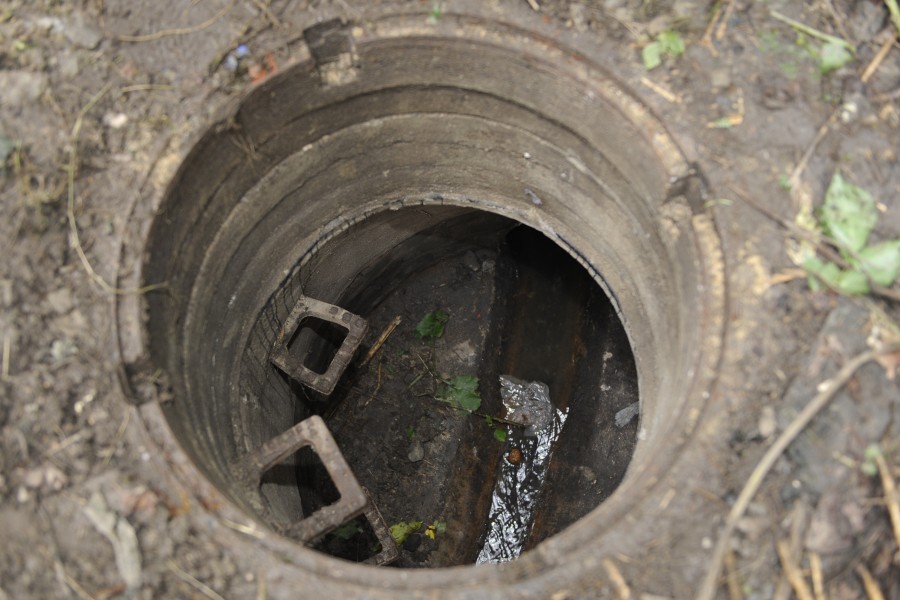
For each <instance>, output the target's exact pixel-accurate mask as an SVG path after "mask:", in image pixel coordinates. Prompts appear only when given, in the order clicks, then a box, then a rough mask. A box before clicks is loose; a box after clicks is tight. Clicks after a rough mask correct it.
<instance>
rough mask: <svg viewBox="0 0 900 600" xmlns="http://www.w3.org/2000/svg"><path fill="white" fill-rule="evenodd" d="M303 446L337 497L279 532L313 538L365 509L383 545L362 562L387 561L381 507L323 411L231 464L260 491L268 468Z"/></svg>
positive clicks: (392, 550)
mask: <svg viewBox="0 0 900 600" xmlns="http://www.w3.org/2000/svg"><path fill="white" fill-rule="evenodd" d="M306 447H310V448H312V449H313V450H314V451H315V452H316V454H317V455H318V457H319V460H321V461H322V464H323V465H324V467H325V470H326V471H327V472H328V475H329V477H331V480H332V482H333V483H334V487H335V488H336V489H337V491H338V493H339V494H340V498H339V499H338V501H337V502H335V503H334V504H330V505H328V506H325V507H322V508H320V509H319V510H317V511H315V512H314V513H312V514H310V515H307V516H305V517H304V518H303V519H301V520H299V521H295V522H293V523H291V524H289V525H286V526H283V527H281V528H280V533H282V534H284V535H286V536H287V537H290V538H293V539H296V540H299V541H301V542H303V543H304V544H311V543H313V542H315V541H316V540H318V539H320V538H321V537H322V536H324V535H325V534H327V533H329V532H330V531H333V530H334V529H337V528H338V527H340V526H341V525H343V524H344V523H347V522H348V521H350V520H351V519H355V518H356V517H358V516H360V515H365V517H366V519H367V520H368V521H369V525H371V527H372V530H373V531H374V532H375V536H376V537H377V538H378V541H379V542H380V543H381V551H380V552H379V553H378V554H376V555H375V556H372V557H371V558H369V559H368V560H366V561H365V562H366V563H369V564H374V565H385V564H388V563H391V562H393V561H395V560H396V559H397V558H399V555H400V553H399V550H398V548H397V544H396V543H395V542H394V539H393V537H392V536H391V533H390V529H389V528H388V526H387V524H386V523H385V521H384V518H383V517H382V516H381V512H380V511H379V510H378V508H377V507H376V506H375V503H374V502H373V501H372V498H371V496H369V494H368V492H367V491H366V490H365V489H364V488H363V487H362V486H361V485H360V484H359V481H358V480H357V479H356V476H355V475H354V474H353V471H352V470H351V469H350V466H349V465H348V464H347V461H346V460H345V459H344V455H343V454H342V453H341V450H340V448H338V445H337V443H336V442H335V441H334V437H333V436H332V435H331V432H330V431H329V430H328V426H327V425H325V421H324V420H322V418H321V417H319V416H317V415H316V416H312V417H310V418H308V419H305V420H303V421H300V422H299V423H297V424H296V425H294V426H293V427H291V428H290V429H288V430H287V431H285V432H284V433H282V434H280V435H278V436H276V437H274V438H272V439H270V440H269V441H267V442H266V443H264V444H263V445H262V446H260V447H259V448H257V449H256V450H255V451H253V452H251V453H250V454H247V455H246V456H243V457H241V458H240V459H239V460H237V461H236V462H234V463H233V464H232V470H233V472H234V473H235V475H236V477H237V478H238V480H239V481H240V482H241V484H242V485H244V486H245V487H246V488H248V489H250V490H252V491H253V494H254V496H256V497H259V496H260V491H259V490H260V486H261V484H262V478H263V475H264V474H265V473H266V471H268V470H269V469H271V468H273V467H274V466H275V465H277V464H279V463H281V462H283V461H284V460H286V459H288V458H289V457H290V456H291V455H292V454H294V453H295V452H297V451H298V450H300V449H301V448H306ZM262 504H264V503H262Z"/></svg>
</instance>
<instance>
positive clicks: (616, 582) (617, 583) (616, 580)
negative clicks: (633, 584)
mask: <svg viewBox="0 0 900 600" xmlns="http://www.w3.org/2000/svg"><path fill="white" fill-rule="evenodd" d="M603 568H604V569H606V574H607V575H609V580H610V582H611V583H612V585H613V587H614V588H615V590H616V595H617V596H618V598H619V600H631V588H630V587H628V583H627V582H626V581H625V578H624V577H622V571H620V570H619V567H617V566H616V563H614V562H613V561H611V560H610V559H608V558H604V559H603Z"/></svg>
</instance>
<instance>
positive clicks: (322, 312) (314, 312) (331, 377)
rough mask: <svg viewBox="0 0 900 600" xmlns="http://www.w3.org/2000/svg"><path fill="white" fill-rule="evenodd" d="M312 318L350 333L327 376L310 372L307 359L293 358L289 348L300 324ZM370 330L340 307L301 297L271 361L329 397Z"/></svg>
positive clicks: (276, 341)
mask: <svg viewBox="0 0 900 600" xmlns="http://www.w3.org/2000/svg"><path fill="white" fill-rule="evenodd" d="M308 317H315V318H317V319H321V320H322V321H326V322H328V323H333V324H335V325H337V326H339V327H342V328H344V329H346V330H347V337H345V338H344V341H343V342H342V343H341V347H340V348H338V351H337V353H336V354H335V355H334V358H333V359H332V360H331V364H330V365H328V369H326V371H325V372H324V373H316V372H315V371H313V370H311V369H309V368H308V367H307V366H306V365H304V364H303V357H297V356H295V355H292V354H291V352H290V350H289V348H288V344H289V342H290V341H291V338H293V337H294V334H296V333H297V329H298V328H299V327H300V323H301V322H302V321H303V319H306V318H308ZM367 328H368V323H367V322H366V320H365V319H363V318H362V317H360V316H357V315H355V314H353V313H351V312H349V311H346V310H344V309H343V308H341V307H340V306H335V305H333V304H328V303H327V302H322V301H321V300H316V299H314V298H308V297H306V296H301V297H300V300H298V301H297V304H296V305H295V306H294V309H293V310H292V311H291V313H290V314H289V315H288V318H287V320H286V321H285V322H284V325H283V326H282V327H281V331H280V332H279V333H278V337H277V338H276V339H275V347H274V348H273V349H272V354H271V356H270V358H269V360H271V361H272V363H273V364H274V365H275V366H276V367H278V368H279V369H281V370H282V371H284V372H285V373H287V374H288V376H289V377H291V378H292V379H295V380H297V381H299V382H300V383H303V384H305V385H308V386H309V387H311V388H312V389H314V390H316V391H317V392H321V393H323V394H325V395H326V396H328V395H330V394H331V393H332V392H333V391H334V387H335V386H336V385H337V382H338V379H340V377H341V375H342V374H343V373H344V370H345V369H346V368H347V365H349V364H350V359H352V358H353V353H354V352H356V349H357V348H358V347H359V344H360V343H361V342H362V338H363V336H364V335H365V334H366V329H367Z"/></svg>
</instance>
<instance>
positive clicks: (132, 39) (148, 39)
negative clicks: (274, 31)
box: [112, 0, 237, 43]
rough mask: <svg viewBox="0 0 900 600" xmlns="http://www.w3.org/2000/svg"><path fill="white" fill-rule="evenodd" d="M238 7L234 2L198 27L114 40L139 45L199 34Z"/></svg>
mask: <svg viewBox="0 0 900 600" xmlns="http://www.w3.org/2000/svg"><path fill="white" fill-rule="evenodd" d="M236 5H237V0H232V2H231V4H229V5H228V6H226V7H225V8H224V9H222V10H221V11H219V12H217V13H216V14H214V15H213V16H212V17H210V18H209V19H207V20H205V21H203V22H202V23H198V24H197V25H191V26H190V27H176V28H174V29H163V30H161V31H156V32H154V33H147V34H143V35H128V34H114V35H112V38H113V39H114V40H117V41H119V42H132V43H138V42H152V41H155V40H159V39H162V38H164V37H170V36H175V35H188V34H191V33H197V32H199V31H203V30H204V29H206V28H207V27H211V26H212V25H214V24H215V22H216V21H218V20H219V19H221V18H222V17H224V16H225V15H227V14H228V13H229V12H231V9H233V8H234V7H235V6H236Z"/></svg>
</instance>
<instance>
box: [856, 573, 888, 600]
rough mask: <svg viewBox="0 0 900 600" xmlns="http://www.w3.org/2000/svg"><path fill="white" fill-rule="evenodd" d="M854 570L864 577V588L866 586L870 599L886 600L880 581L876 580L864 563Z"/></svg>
mask: <svg viewBox="0 0 900 600" xmlns="http://www.w3.org/2000/svg"><path fill="white" fill-rule="evenodd" d="M853 570H854V571H856V574H857V575H859V578H860V579H862V582H863V588H865V590H866V596H867V597H868V598H869V600H884V594H882V593H881V588H879V587H878V582H876V581H875V578H874V577H872V574H871V573H869V570H868V569H867V568H866V567H865V566H864V565H856V568H855V569H853Z"/></svg>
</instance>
